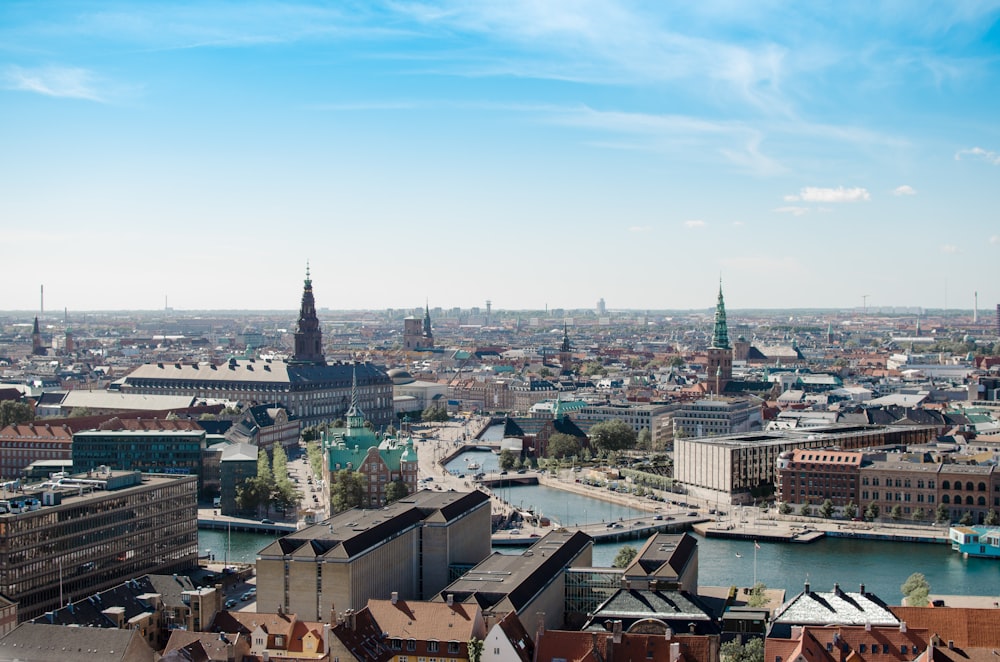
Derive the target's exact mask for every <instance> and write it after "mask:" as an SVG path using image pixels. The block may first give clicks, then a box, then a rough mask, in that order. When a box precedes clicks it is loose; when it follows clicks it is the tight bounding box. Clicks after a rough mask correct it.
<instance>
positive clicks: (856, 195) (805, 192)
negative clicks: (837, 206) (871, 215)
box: [785, 186, 871, 202]
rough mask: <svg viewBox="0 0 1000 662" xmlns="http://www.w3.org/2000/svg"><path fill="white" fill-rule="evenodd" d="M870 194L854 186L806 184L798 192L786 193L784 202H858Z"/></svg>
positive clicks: (865, 199) (868, 197) (866, 199)
mask: <svg viewBox="0 0 1000 662" xmlns="http://www.w3.org/2000/svg"><path fill="white" fill-rule="evenodd" d="M870 199H871V195H870V194H869V193H868V189H865V188H860V187H855V188H844V187H843V186H838V187H837V188H820V187H818V186H806V187H804V188H802V190H800V191H799V192H798V194H792V195H786V196H785V202H797V201H799V200H801V201H802V202H859V201H868V200H870Z"/></svg>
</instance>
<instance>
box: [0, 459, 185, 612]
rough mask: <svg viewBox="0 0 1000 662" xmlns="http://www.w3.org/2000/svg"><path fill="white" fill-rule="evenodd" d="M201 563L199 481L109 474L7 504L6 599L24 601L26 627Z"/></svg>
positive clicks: (2, 533)
mask: <svg viewBox="0 0 1000 662" xmlns="http://www.w3.org/2000/svg"><path fill="white" fill-rule="evenodd" d="M197 559H198V499H197V480H196V479H195V477H194V476H164V475H143V474H140V473H139V472H121V471H102V472H98V473H92V474H90V475H89V476H88V475H87V474H82V475H77V476H72V477H67V478H62V479H59V480H58V481H53V482H49V483H46V484H43V486H41V487H39V488H37V489H34V490H26V491H25V492H23V493H18V495H17V497H16V498H9V499H6V500H4V501H0V594H3V595H5V596H6V597H8V598H10V599H11V600H16V601H17V602H18V603H19V606H18V617H19V618H20V619H21V620H22V621H23V620H27V619H31V618H34V617H36V616H39V615H40V614H42V613H44V612H45V611H48V610H52V609H56V608H58V607H59V606H60V604H61V603H62V601H64V600H65V599H66V598H68V597H71V596H80V595H90V594H93V593H94V592H97V591H101V590H104V589H106V588H110V587H111V586H113V585H115V584H117V583H119V582H122V581H125V580H126V579H129V578H132V577H138V576H139V575H142V574H146V573H165V574H170V573H173V572H180V571H183V570H186V569H189V568H192V567H194V566H195V564H196V563H197Z"/></svg>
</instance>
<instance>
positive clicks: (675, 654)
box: [670, 641, 681, 662]
mask: <svg viewBox="0 0 1000 662" xmlns="http://www.w3.org/2000/svg"><path fill="white" fill-rule="evenodd" d="M679 659H681V644H680V642H679V641H675V642H673V643H672V644H670V662H677V660H679Z"/></svg>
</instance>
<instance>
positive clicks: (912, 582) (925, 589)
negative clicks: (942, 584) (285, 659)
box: [899, 572, 931, 607]
mask: <svg viewBox="0 0 1000 662" xmlns="http://www.w3.org/2000/svg"><path fill="white" fill-rule="evenodd" d="M899 590H901V591H902V592H903V597H905V598H906V604H907V606H910V607H926V606H927V596H928V595H929V594H930V592H931V586H930V584H928V583H927V578H926V577H924V575H923V573H920V572H915V573H913V574H912V575H910V576H909V577H907V578H906V581H905V582H903V585H902V586H900V587H899Z"/></svg>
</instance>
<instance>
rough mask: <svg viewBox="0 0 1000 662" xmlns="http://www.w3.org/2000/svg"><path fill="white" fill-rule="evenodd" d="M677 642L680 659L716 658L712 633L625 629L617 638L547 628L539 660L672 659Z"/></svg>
mask: <svg viewBox="0 0 1000 662" xmlns="http://www.w3.org/2000/svg"><path fill="white" fill-rule="evenodd" d="M674 646H676V651H677V654H678V657H677V660H678V662H704V661H705V660H711V659H713V656H712V651H713V649H714V644H713V642H712V638H711V637H703V636H677V635H673V636H671V637H670V638H669V639H667V638H666V637H665V636H664V635H663V634H638V633H630V632H623V633H622V634H621V641H620V642H619V643H615V642H614V635H613V634H612V633H610V632H603V631H602V632H598V631H593V630H590V631H582V632H575V631H568V630H546V631H545V632H544V633H542V635H541V637H539V640H538V654H537V656H536V659H538V660H546V661H547V660H555V659H564V660H566V661H567V662H605V661H606V660H614V662H648V661H649V660H671V659H673V658H672V656H671V648H672V647H674Z"/></svg>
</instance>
